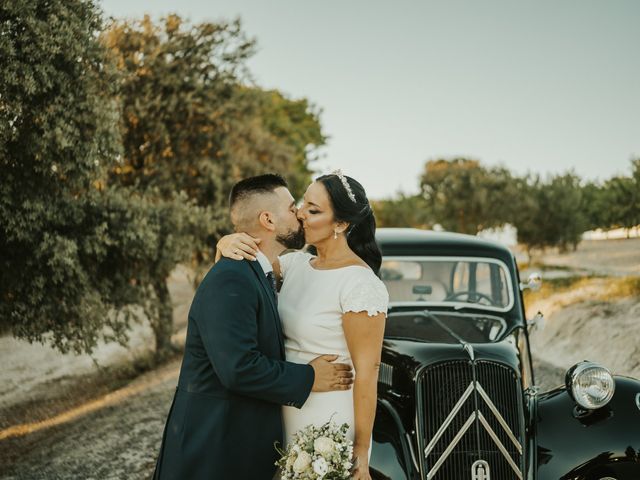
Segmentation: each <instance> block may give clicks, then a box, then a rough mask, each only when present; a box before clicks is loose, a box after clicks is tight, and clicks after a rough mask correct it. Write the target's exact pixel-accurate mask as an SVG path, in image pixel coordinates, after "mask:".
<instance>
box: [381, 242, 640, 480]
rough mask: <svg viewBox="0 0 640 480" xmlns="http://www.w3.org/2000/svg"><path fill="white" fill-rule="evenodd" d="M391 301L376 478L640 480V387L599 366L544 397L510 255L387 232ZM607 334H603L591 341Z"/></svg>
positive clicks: (384, 273) (589, 366)
mask: <svg viewBox="0 0 640 480" xmlns="http://www.w3.org/2000/svg"><path fill="white" fill-rule="evenodd" d="M377 240H378V243H379V245H380V247H381V249H382V253H383V264H382V269H381V271H380V276H381V278H382V280H383V281H384V282H385V284H386V286H387V288H388V290H389V295H390V309H389V315H388V319H387V324H386V331H385V341H384V347H383V352H382V364H381V367H380V373H379V383H378V392H379V393H378V408H377V413H376V420H375V426H374V432H373V447H372V454H371V462H370V467H371V475H372V477H373V478H374V479H388V478H391V479H393V480H401V479H411V480H413V479H428V480H507V479H510V480H511V479H513V480H523V479H529V480H533V479H535V480H558V479H566V480H612V479H617V480H632V479H633V480H640V381H638V380H635V379H631V378H628V377H622V376H612V375H611V374H610V373H609V371H608V370H607V369H606V368H604V367H602V366H599V365H596V364H594V363H591V362H581V363H579V364H577V365H575V366H573V367H571V368H570V369H569V370H568V372H567V377H566V384H565V385H562V386H559V387H558V388H555V389H553V390H551V391H548V392H541V391H540V389H539V388H538V387H536V383H535V377H534V372H533V368H532V361H531V351H530V348H529V332H528V329H529V328H532V326H533V325H534V324H536V323H538V322H539V321H540V319H541V317H539V316H538V317H536V318H534V319H531V320H530V321H529V322H527V319H526V318H525V313H524V308H523V301H522V293H521V291H522V290H523V289H524V288H528V287H531V286H534V285H535V284H536V283H538V281H539V278H538V277H536V276H535V275H534V276H532V277H531V278H530V279H529V280H528V281H526V282H524V283H523V282H521V281H520V278H519V273H518V267H517V264H516V261H515V258H514V256H513V254H512V253H511V252H510V250H509V249H508V248H506V247H505V246H502V245H501V244H498V243H495V242H492V241H488V240H483V239H480V238H478V237H474V236H469V235H460V234H454V233H443V232H430V231H422V230H414V229H379V230H378V233H377ZM593 334H594V337H597V335H598V332H593Z"/></svg>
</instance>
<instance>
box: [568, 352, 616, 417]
mask: <svg viewBox="0 0 640 480" xmlns="http://www.w3.org/2000/svg"><path fill="white" fill-rule="evenodd" d="M565 381H566V384H567V390H568V391H569V392H570V394H571V396H572V397H573V399H574V400H575V402H576V403H577V404H578V405H580V406H581V407H582V408H586V409H588V410H595V409H597V408H601V407H604V406H605V405H606V404H607V403H609V401H610V400H611V398H613V393H614V392H615V390H616V384H615V381H614V380H613V376H612V375H611V372H609V370H607V369H606V368H604V367H602V366H600V365H598V364H597V363H593V362H587V361H584V362H580V363H577V364H575V365H574V366H573V367H571V368H570V369H569V370H568V371H567V376H566V380H565Z"/></svg>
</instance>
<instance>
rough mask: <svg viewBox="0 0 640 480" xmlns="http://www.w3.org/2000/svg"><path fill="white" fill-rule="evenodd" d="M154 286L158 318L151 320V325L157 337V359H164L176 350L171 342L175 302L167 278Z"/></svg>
mask: <svg viewBox="0 0 640 480" xmlns="http://www.w3.org/2000/svg"><path fill="white" fill-rule="evenodd" d="M153 288H154V290H155V292H156V297H157V299H158V310H157V311H158V318H156V319H154V320H153V321H152V322H151V326H152V328H153V333H154V334H155V337H156V360H163V359H165V358H167V357H168V356H169V355H171V354H172V353H173V352H174V350H175V349H174V347H173V345H172V344H171V334H172V333H173V304H172V302H171V295H169V289H168V288H167V282H166V280H164V279H163V280H161V281H159V282H156V283H155V284H154V286H153Z"/></svg>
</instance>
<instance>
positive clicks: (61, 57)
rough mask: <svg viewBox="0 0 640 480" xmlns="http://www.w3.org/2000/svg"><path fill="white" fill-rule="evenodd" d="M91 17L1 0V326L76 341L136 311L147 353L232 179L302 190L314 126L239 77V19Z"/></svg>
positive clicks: (89, 10) (309, 113) (215, 226)
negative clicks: (267, 180)
mask: <svg viewBox="0 0 640 480" xmlns="http://www.w3.org/2000/svg"><path fill="white" fill-rule="evenodd" d="M102 27H103V26H102V23H101V18H100V12H99V10H98V8H97V7H96V5H95V4H94V3H92V2H90V1H89V2H87V1H83V0H47V1H44V0H37V1H31V0H15V1H12V2H4V3H2V4H0V62H1V63H0V67H1V68H0V169H1V171H2V173H3V175H2V177H1V178H0V300H1V302H0V328H1V329H2V330H11V331H12V332H13V333H14V334H15V335H17V336H20V337H22V338H25V339H28V340H31V341H48V342H51V344H52V345H54V346H55V347H57V348H59V349H60V350H63V351H67V350H73V351H77V352H81V351H85V352H90V351H91V350H92V349H93V348H94V347H95V345H96V344H97V342H98V341H99V340H101V339H102V340H105V341H119V342H122V343H123V342H125V341H126V334H127V330H128V328H129V325H130V322H132V321H134V320H135V318H136V317H137V316H139V314H140V312H141V311H144V312H145V313H146V315H147V317H148V318H149V320H150V322H151V324H152V326H153V328H154V331H155V333H156V345H157V348H158V351H161V350H166V349H167V348H168V347H169V346H170V345H169V343H168V342H169V338H170V335H171V322H172V306H171V299H170V297H169V295H168V290H167V288H166V279H167V277H168V276H169V274H170V272H171V271H172V270H173V269H174V268H175V266H176V264H177V263H179V262H185V261H192V262H194V263H196V264H198V265H208V263H209V262H210V259H211V257H210V252H211V247H212V245H214V244H215V239H216V238H217V237H218V236H219V235H220V234H222V233H226V232H228V231H229V221H228V219H227V217H228V215H227V205H226V204H227V198H228V194H229V191H230V188H231V186H232V185H233V183H235V181H237V180H239V179H240V178H242V177H244V176H247V175H253V174H257V173H263V172H266V171H274V170H275V171H280V172H281V173H283V174H284V175H286V176H287V177H288V178H289V179H290V180H291V181H292V185H293V188H294V191H295V192H296V193H301V188H302V186H303V185H305V184H306V183H307V182H308V180H309V175H310V170H309V168H308V165H309V162H311V161H312V160H313V158H314V152H315V148H317V147H319V146H320V145H322V144H323V143H324V136H323V135H322V133H321V129H320V124H319V120H318V115H319V114H318V112H316V111H315V110H314V109H313V107H312V106H310V105H309V103H308V102H307V101H306V100H305V99H301V100H290V99H287V98H285V97H284V96H283V95H281V94H280V93H279V92H276V91H268V92H265V91H262V90H260V89H259V88H257V87H247V86H244V85H243V82H244V81H245V80H247V79H248V78H249V73H248V70H247V68H246V66H245V60H246V59H247V58H248V57H249V56H250V55H251V54H252V53H253V51H254V48H255V45H254V42H253V41H252V40H251V39H248V38H247V37H246V35H245V34H244V33H243V32H242V29H241V26H240V23H239V21H235V22H220V23H204V24H199V25H192V24H189V23H188V22H184V21H182V19H180V18H179V17H177V16H175V15H172V16H169V17H167V18H166V19H164V20H163V21H161V22H160V23H158V24H154V23H153V22H151V20H150V19H149V18H148V17H145V18H144V19H142V20H140V21H137V22H136V21H132V22H116V23H113V24H111V25H110V26H109V27H108V29H107V30H105V31H103V28H102ZM100 32H102V33H100ZM134 312H137V313H136V314H134Z"/></svg>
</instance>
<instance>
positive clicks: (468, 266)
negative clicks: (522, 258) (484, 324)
mask: <svg viewBox="0 0 640 480" xmlns="http://www.w3.org/2000/svg"><path fill="white" fill-rule="evenodd" d="M380 278H381V279H382V281H383V282H384V283H385V285H386V286H387V289H388V291H389V300H390V303H391V304H392V305H397V306H401V305H416V304H421V305H422V304H424V305H443V306H444V305H451V306H457V307H465V306H473V307H474V308H482V309H486V310H494V311H507V310H509V309H511V307H512V305H513V285H512V284H511V280H510V277H509V274H508V270H507V267H506V265H505V264H504V263H503V262H502V261H500V260H497V259H494V258H481V257H464V258H463V257H385V258H383V260H382V267H381V268H380Z"/></svg>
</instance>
